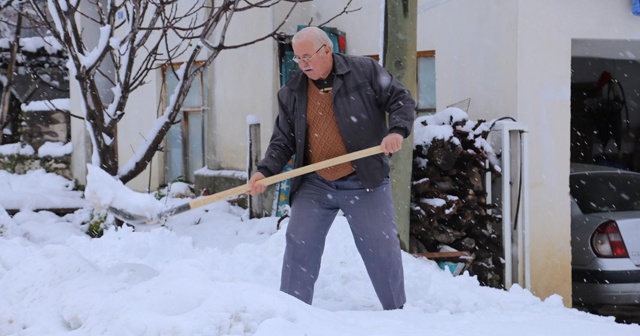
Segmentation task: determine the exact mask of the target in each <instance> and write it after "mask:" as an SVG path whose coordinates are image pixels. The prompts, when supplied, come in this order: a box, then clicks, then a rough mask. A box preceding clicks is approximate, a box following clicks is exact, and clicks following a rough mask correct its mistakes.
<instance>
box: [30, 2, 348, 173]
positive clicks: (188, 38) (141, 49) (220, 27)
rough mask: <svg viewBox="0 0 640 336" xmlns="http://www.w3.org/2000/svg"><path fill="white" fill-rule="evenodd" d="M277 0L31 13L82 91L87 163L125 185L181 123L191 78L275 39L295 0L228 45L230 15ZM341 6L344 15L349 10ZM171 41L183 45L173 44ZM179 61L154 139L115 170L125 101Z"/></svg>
mask: <svg viewBox="0 0 640 336" xmlns="http://www.w3.org/2000/svg"><path fill="white" fill-rule="evenodd" d="M282 1H283V0H255V1H246V0H243V1H241V0H192V1H184V0H181V1H178V0H161V1H139V0H121V1H107V0H85V1H82V0H58V1H49V13H47V12H46V11H45V9H43V8H36V11H37V12H38V15H39V16H40V17H41V18H42V19H43V21H46V20H45V19H46V18H47V16H49V17H50V18H51V19H52V20H51V23H50V25H49V30H50V32H51V34H52V35H53V36H54V37H55V38H56V39H57V40H58V41H59V43H60V44H62V45H63V46H64V48H65V49H66V52H67V54H68V57H69V62H68V63H67V66H68V68H69V72H70V77H71V78H75V80H76V81H77V82H78V84H79V86H80V96H81V97H80V98H81V102H82V109H83V112H84V118H85V122H86V126H87V129H88V131H89V134H90V137H91V141H92V145H93V156H92V164H94V165H97V166H99V167H101V168H102V169H103V170H105V171H106V172H108V173H109V174H111V175H114V176H117V177H118V178H119V179H120V180H121V181H122V182H124V183H126V182H128V181H130V180H131V179H133V178H134V177H136V176H137V175H138V174H140V173H141V172H142V171H144V169H145V168H146V167H147V165H148V164H149V162H150V161H151V159H152V158H153V156H154V155H155V153H156V152H157V151H158V149H159V148H160V146H161V144H162V141H163V139H164V138H165V136H166V134H167V132H168V131H169V129H170V127H171V125H172V124H174V123H175V122H176V120H177V119H178V118H179V112H180V109H181V107H182V104H183V102H184V100H185V98H186V96H187V94H188V92H189V88H190V86H191V83H192V82H193V80H194V79H195V78H197V77H198V76H199V75H200V74H201V73H202V72H203V71H205V70H206V69H207V68H208V67H209V66H210V65H211V64H212V63H213V61H214V60H215V58H216V57H217V56H218V55H219V53H220V52H222V51H223V50H226V49H236V48H241V47H244V46H248V45H251V44H254V43H257V42H259V41H263V40H265V39H269V38H275V37H276V36H277V32H278V31H279V30H280V29H281V27H282V26H283V25H284V22H285V21H286V20H287V18H288V17H289V16H290V15H291V13H292V11H293V10H294V9H295V7H296V5H297V3H295V2H297V1H294V3H292V4H291V5H290V6H291V7H290V9H289V12H288V14H287V15H286V17H285V18H284V19H283V21H282V22H281V23H280V25H278V26H277V27H275V29H274V30H273V31H270V32H265V34H264V35H262V36H260V37H258V38H254V39H252V40H250V41H245V42H241V43H237V44H227V43H226V38H225V37H226V34H227V30H228V29H229V24H230V23H231V21H232V19H233V17H234V15H235V14H237V13H241V12H246V11H250V10H257V9H264V8H269V7H273V6H276V5H277V4H279V3H280V2H282ZM29 2H30V3H32V4H34V3H35V0H29ZM350 2H351V0H350V1H349V3H350ZM347 7H348V6H347ZM347 7H345V9H343V11H342V12H343V13H347V12H348V9H347ZM87 31H93V32H95V33H96V35H97V38H96V39H94V40H95V41H93V43H89V41H87V40H86V39H85V36H84V35H83V34H85V33H86V32H87ZM175 38H178V39H179V40H180V41H181V42H182V43H175V42H172V41H175ZM178 59H180V60H181V61H183V60H184V62H182V66H181V67H180V68H179V69H178V70H176V71H175V73H174V75H175V76H176V79H177V82H178V85H177V86H176V89H175V91H174V92H173V94H172V95H171V98H170V99H169V102H168V104H167V105H168V106H167V107H166V109H165V110H164V113H163V114H162V115H161V116H160V117H159V118H158V122H157V123H156V125H158V126H157V127H156V129H155V130H154V132H155V133H154V135H153V137H152V138H149V139H147V140H146V142H145V143H144V144H143V145H142V146H141V148H139V149H138V150H137V153H138V155H137V156H135V157H134V158H133V159H132V161H131V162H128V163H127V164H125V165H120V163H119V162H118V157H117V155H116V148H117V137H116V129H117V125H118V123H119V122H120V121H121V120H122V119H123V117H124V115H125V108H126V106H127V102H128V101H129V97H130V96H131V95H132V94H133V93H134V92H135V91H136V90H137V89H138V88H140V87H141V86H142V85H144V84H146V82H147V80H148V75H149V74H150V72H152V71H155V70H157V69H160V68H164V67H167V66H170V65H171V64H175V63H177V62H176V61H177V60H178ZM104 83H107V85H105V84H104ZM127 113H134V112H133V111H129V112H127ZM119 167H122V168H120V169H119Z"/></svg>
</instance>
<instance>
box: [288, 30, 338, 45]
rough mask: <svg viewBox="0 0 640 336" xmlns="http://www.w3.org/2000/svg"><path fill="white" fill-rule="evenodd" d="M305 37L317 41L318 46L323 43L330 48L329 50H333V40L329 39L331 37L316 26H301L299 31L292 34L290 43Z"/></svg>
mask: <svg viewBox="0 0 640 336" xmlns="http://www.w3.org/2000/svg"><path fill="white" fill-rule="evenodd" d="M307 39H308V40H311V41H314V42H316V43H318V47H320V46H321V45H323V44H324V45H326V46H327V47H329V48H331V50H333V41H331V38H329V35H327V33H325V31H324V30H322V29H320V28H318V27H305V28H302V29H301V30H300V31H299V32H297V33H296V34H295V35H293V38H292V39H291V43H296V42H299V41H302V40H307Z"/></svg>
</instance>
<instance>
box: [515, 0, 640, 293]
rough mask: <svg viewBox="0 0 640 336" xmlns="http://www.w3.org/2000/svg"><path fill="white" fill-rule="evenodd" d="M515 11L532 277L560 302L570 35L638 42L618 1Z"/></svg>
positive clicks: (566, 273) (626, 6) (566, 270)
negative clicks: (527, 162)
mask: <svg viewBox="0 0 640 336" xmlns="http://www.w3.org/2000/svg"><path fill="white" fill-rule="evenodd" d="M518 13H519V15H518V21H519V24H518V27H517V28H518V82H517V92H518V102H517V109H516V110H517V118H518V119H519V120H520V121H523V122H524V123H526V124H527V125H528V126H529V131H530V140H531V141H530V148H531V157H530V162H531V165H530V167H529V168H530V187H531V189H530V192H531V195H530V196H531V199H532V203H531V223H532V236H531V242H532V255H533V256H534V260H533V261H532V269H533V272H532V282H533V283H534V291H535V292H537V293H538V294H541V296H547V295H549V294H551V293H560V294H562V295H563V297H564V300H565V303H567V299H568V297H569V294H570V293H571V292H570V287H569V286H570V279H571V273H570V272H571V269H570V262H571V253H570V252H571V246H570V227H569V221H570V218H569V198H568V197H567V195H568V194H569V157H570V117H571V111H570V92H571V89H570V88H571V55H572V51H571V40H572V39H574V38H602V39H631V40H633V39H635V40H637V41H638V40H640V35H638V32H639V31H640V17H636V16H633V15H632V14H631V1H626V0H609V1H599V0H564V1H556V0H538V1H526V0H519V9H518ZM639 42H640V41H639ZM639 56H640V55H639Z"/></svg>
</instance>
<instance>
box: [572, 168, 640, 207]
mask: <svg viewBox="0 0 640 336" xmlns="http://www.w3.org/2000/svg"><path fill="white" fill-rule="evenodd" d="M569 181H570V183H571V185H570V189H571V196H572V197H573V198H574V199H575V200H576V203H578V207H579V208H580V210H581V211H582V212H583V213H585V214H588V213H594V212H616V211H633V210H640V175H636V174H625V173H617V172H611V173H583V174H573V175H571V176H570V178H569Z"/></svg>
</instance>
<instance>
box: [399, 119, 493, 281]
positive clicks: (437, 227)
mask: <svg viewBox="0 0 640 336" xmlns="http://www.w3.org/2000/svg"><path fill="white" fill-rule="evenodd" d="M451 110H452V109H447V110H444V111H443V112H440V113H444V114H445V115H444V116H445V117H446V118H444V119H445V121H444V122H443V121H442V120H443V115H440V116H438V115H437V114H436V115H435V116H431V117H425V118H422V119H418V120H416V123H415V127H416V141H414V143H415V147H414V153H413V155H414V156H413V158H414V160H413V173H412V174H413V176H412V181H413V185H412V191H411V194H412V195H411V199H412V207H411V242H410V252H412V253H425V252H439V251H451V250H452V249H454V250H457V251H467V252H469V254H470V255H472V256H473V261H472V262H471V264H470V265H469V267H468V272H469V274H470V275H473V276H476V277H477V279H478V281H479V282H480V284H481V285H484V286H490V287H495V288H503V287H504V285H503V270H504V267H503V263H502V261H501V260H503V248H502V241H501V237H500V233H499V232H498V231H496V230H501V228H500V218H499V217H498V216H496V215H495V214H494V213H493V212H492V211H491V208H493V207H494V206H493V205H490V204H487V191H486V189H485V185H484V179H485V175H486V173H487V172H488V171H491V173H492V174H491V175H492V177H494V178H497V177H499V176H500V173H499V167H497V165H496V164H495V162H497V160H495V155H494V154H493V150H491V148H490V145H489V144H488V142H487V141H486V139H487V136H488V135H489V131H490V127H489V125H488V124H487V123H486V122H484V121H478V122H475V123H473V122H471V121H469V120H468V119H467V118H466V113H465V112H463V111H462V110H457V111H455V110H453V111H451ZM452 112H454V113H452ZM429 123H431V124H435V125H429ZM421 127H436V128H438V131H437V132H432V133H434V134H438V136H436V137H433V138H431V139H427V140H425V141H422V142H421V139H420V138H419V137H420V136H421V134H425V132H424V130H420V128H421ZM443 129H444V130H446V129H449V130H450V133H449V134H448V133H447V132H446V131H445V132H444V134H445V136H442V134H443V131H442V130H443ZM425 130H426V129H425ZM421 131H422V132H421ZM426 133H428V132H426ZM492 159H493V160H492ZM487 162H493V163H489V164H487Z"/></svg>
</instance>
